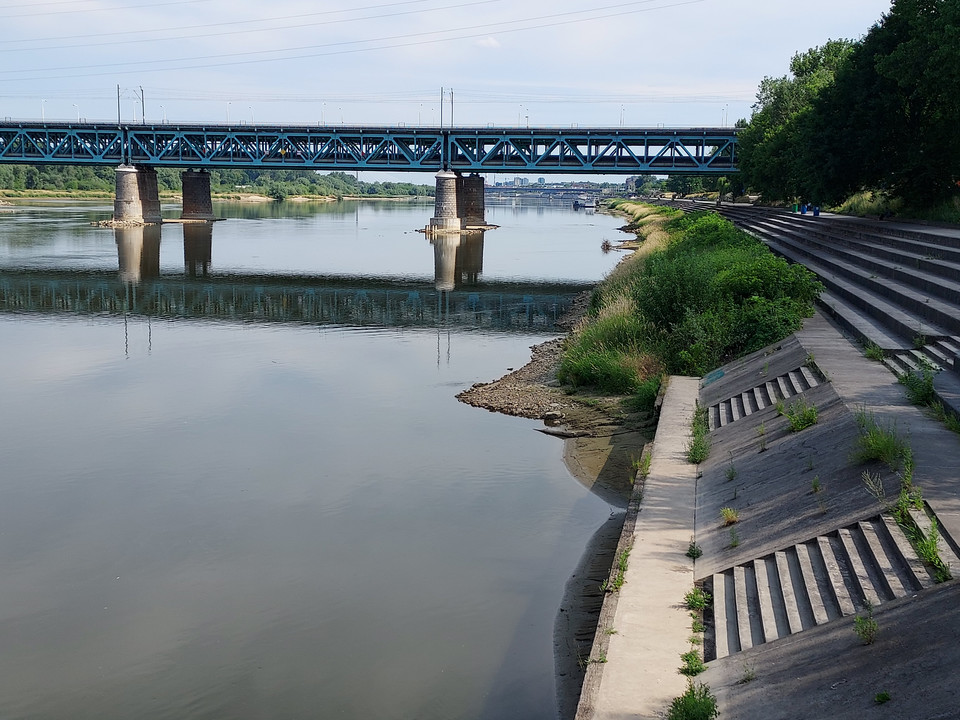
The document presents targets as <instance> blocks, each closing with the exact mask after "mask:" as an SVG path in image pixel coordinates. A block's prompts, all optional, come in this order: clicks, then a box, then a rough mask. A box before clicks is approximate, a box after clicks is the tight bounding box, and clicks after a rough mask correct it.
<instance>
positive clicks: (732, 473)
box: [726, 463, 737, 482]
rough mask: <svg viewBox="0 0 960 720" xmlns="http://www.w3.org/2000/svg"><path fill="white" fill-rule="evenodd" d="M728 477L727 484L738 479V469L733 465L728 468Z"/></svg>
mask: <svg viewBox="0 0 960 720" xmlns="http://www.w3.org/2000/svg"><path fill="white" fill-rule="evenodd" d="M726 476H727V482H731V481H733V480H736V479H737V468H736V467H734V465H733V463H730V465H728V466H727V471H726Z"/></svg>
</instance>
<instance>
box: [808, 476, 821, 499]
mask: <svg viewBox="0 0 960 720" xmlns="http://www.w3.org/2000/svg"><path fill="white" fill-rule="evenodd" d="M810 487H811V490H812V491H813V494H814V495H816V494H817V493H821V492H823V484H822V483H821V482H820V476H819V475H814V476H813V482H812V483H810Z"/></svg>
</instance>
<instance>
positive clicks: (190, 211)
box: [180, 170, 216, 220]
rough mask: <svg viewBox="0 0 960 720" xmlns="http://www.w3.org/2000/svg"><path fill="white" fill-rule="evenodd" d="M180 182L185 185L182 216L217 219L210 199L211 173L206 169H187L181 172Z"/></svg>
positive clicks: (196, 218)
mask: <svg viewBox="0 0 960 720" xmlns="http://www.w3.org/2000/svg"><path fill="white" fill-rule="evenodd" d="M180 182H181V184H182V185H183V211H182V212H181V213H180V217H181V218H183V219H184V220H215V219H216V218H214V216H213V202H212V201H211V200H210V173H208V172H207V171H206V170H200V171H199V172H194V171H193V170H187V171H185V172H183V173H181V174H180Z"/></svg>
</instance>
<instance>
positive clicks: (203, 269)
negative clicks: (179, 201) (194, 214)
mask: <svg viewBox="0 0 960 720" xmlns="http://www.w3.org/2000/svg"><path fill="white" fill-rule="evenodd" d="M212 259H213V223H208V222H202V223H185V224H184V226H183V267H184V270H185V272H186V273H187V277H192V278H195V277H197V276H198V275H199V276H200V277H207V275H208V273H209V272H210V262H211V261H212Z"/></svg>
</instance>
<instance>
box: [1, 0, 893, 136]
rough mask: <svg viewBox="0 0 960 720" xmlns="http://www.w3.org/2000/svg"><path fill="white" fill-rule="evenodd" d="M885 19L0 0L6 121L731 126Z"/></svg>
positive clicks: (710, 11) (728, 11)
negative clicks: (792, 76)
mask: <svg viewBox="0 0 960 720" xmlns="http://www.w3.org/2000/svg"><path fill="white" fill-rule="evenodd" d="M889 8H890V0H839V1H838V0H806V1H805V2H802V3H798V2H792V1H788V0H639V1H635V2H624V1H623V0H593V2H587V1H586V0H408V1H406V2H401V1H398V0H353V2H348V0H333V1H332V2H309V1H307V0H271V1H270V2H264V1H263V0H229V1H227V0H152V1H149V0H30V1H29V2H26V1H25V0H0V119H11V120H40V119H45V120H58V121H76V120H77V119H78V118H80V119H82V120H87V121H96V120H101V121H110V122H116V120H117V117H118V112H119V114H120V117H121V118H122V120H123V121H124V122H130V121H138V122H139V121H142V120H144V119H145V120H146V121H147V122H162V121H166V122H169V123H176V122H217V123H221V122H230V123H233V124H240V123H244V124H268V123H269V124H316V123H326V124H339V123H344V124H348V125H356V124H371V125H406V126H415V125H425V126H426V125H433V126H436V125H437V124H439V123H440V122H441V112H442V114H443V117H442V121H443V124H444V125H449V124H450V122H451V116H452V120H453V122H454V123H455V124H456V125H458V126H465V125H470V126H487V125H499V126H516V125H520V126H527V125H529V126H539V127H543V126H551V127H575V126H576V127H586V126H603V127H619V126H624V127H650V128H656V127H703V126H710V127H722V126H726V125H732V124H733V123H734V122H736V120H737V119H738V118H749V116H750V108H751V105H752V104H753V102H754V101H755V99H756V92H757V87H758V85H759V83H760V81H761V80H762V79H763V78H764V77H765V76H774V77H776V76H781V75H785V74H787V72H788V69H789V62H790V58H791V57H792V56H793V55H794V54H795V53H797V52H802V51H805V50H807V49H809V48H811V47H815V46H818V45H822V44H823V43H825V42H826V41H827V40H829V39H838V38H853V39H855V38H859V37H861V36H862V35H863V34H865V33H866V32H867V31H868V30H869V28H870V27H871V26H872V25H873V24H874V23H875V22H877V21H878V20H879V19H880V18H881V16H882V15H883V13H885V12H887V11H888V10H889ZM118 96H119V102H118ZM441 98H443V103H442V105H441ZM118 106H119V107H118ZM441 108H442V110H441Z"/></svg>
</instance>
